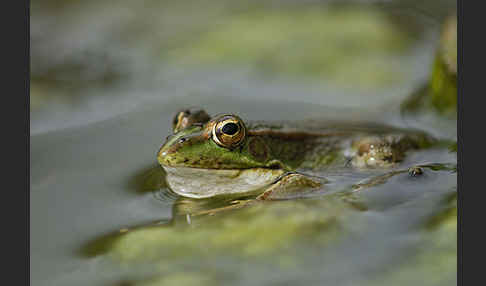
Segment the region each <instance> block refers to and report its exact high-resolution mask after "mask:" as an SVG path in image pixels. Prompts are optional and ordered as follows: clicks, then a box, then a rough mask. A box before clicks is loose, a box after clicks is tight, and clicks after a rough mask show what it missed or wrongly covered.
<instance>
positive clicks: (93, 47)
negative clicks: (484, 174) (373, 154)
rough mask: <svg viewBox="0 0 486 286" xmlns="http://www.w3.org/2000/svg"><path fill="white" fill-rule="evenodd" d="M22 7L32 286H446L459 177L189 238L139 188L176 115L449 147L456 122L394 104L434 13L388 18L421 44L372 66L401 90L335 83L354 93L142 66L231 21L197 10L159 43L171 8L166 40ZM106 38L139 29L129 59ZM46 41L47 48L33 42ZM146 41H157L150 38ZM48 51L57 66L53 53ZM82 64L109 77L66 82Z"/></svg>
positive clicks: (391, 185) (162, 200) (241, 219)
mask: <svg viewBox="0 0 486 286" xmlns="http://www.w3.org/2000/svg"><path fill="white" fill-rule="evenodd" d="M74 3H76V2H74ZM402 3H405V4H403V5H404V6H407V5H408V7H409V8H410V7H414V5H413V3H412V4H411V3H408V2H402ZM33 4H34V9H33V21H32V22H33V24H34V23H38V24H39V26H37V28H38V32H36V30H35V29H34V31H33V32H34V33H37V34H35V35H37V38H35V39H36V40H33V47H32V50H33V61H34V62H33V75H34V77H33V89H32V95H31V96H32V98H31V100H37V99H39V102H40V103H39V104H38V105H34V106H33V108H32V110H31V119H32V120H31V193H30V200H31V210H30V214H31V216H30V231H31V239H30V241H31V262H30V265H31V283H32V285H159V284H160V285H206V284H212V285H214V284H216V285H219V284H221V285H226V284H229V283H231V284H235V285H275V284H278V285H280V284H289V285H293V284H297V283H301V284H306V285H321V284H324V283H325V284H326V285H327V284H330V285H377V284H378V285H390V284H391V285H410V284H413V283H415V284H418V285H455V283H456V281H455V277H456V276H455V275H456V273H455V270H456V266H455V251H456V229H455V224H454V222H455V215H454V214H452V215H450V212H451V210H452V211H453V210H454V204H452V205H451V199H450V197H451V196H454V194H455V192H456V177H457V176H456V173H454V172H452V171H450V170H435V171H434V170H432V169H427V168H426V169H424V170H425V173H424V175H423V176H420V177H410V176H408V174H407V173H403V174H399V175H397V176H394V177H392V178H390V179H389V180H388V181H387V182H386V183H384V184H381V185H377V186H374V187H372V188H369V189H366V190H363V191H360V192H355V193H353V195H351V197H349V198H348V197H346V196H345V197H344V198H342V197H340V196H333V195H327V196H326V195H324V196H319V197H315V198H311V199H306V200H295V201H294V200H292V201H285V202H276V203H270V204H264V205H262V206H249V207H247V208H243V209H240V210H238V211H234V212H226V213H224V214H218V215H216V216H211V217H193V218H191V219H190V220H189V221H190V224H189V223H188V219H187V217H185V216H183V215H182V216H181V217H177V214H180V213H184V208H185V207H187V206H191V205H190V204H189V205H187V203H184V201H183V200H181V199H180V198H178V197H177V196H175V195H174V194H171V193H169V192H166V191H157V190H156V191H152V190H151V189H150V187H148V188H146V189H144V188H143V187H140V184H141V182H142V183H143V182H146V181H147V180H148V179H152V180H155V181H150V182H154V184H157V183H160V182H158V181H157V178H155V179H154V177H150V176H148V177H147V175H146V174H148V173H150V172H153V170H154V168H156V167H155V166H156V160H155V155H156V152H157V150H158V148H159V147H160V145H161V144H162V143H163V142H164V140H165V137H166V136H167V135H168V134H169V132H170V128H171V120H172V116H173V114H174V112H175V111H177V110H178V109H179V108H182V107H187V106H201V107H203V108H205V109H206V110H207V111H208V113H210V114H215V113H219V112H235V113H238V114H239V115H240V116H241V117H242V118H244V119H246V118H248V119H259V120H269V119H271V120H289V119H290V120H299V119H308V118H316V117H319V118H323V119H326V118H329V119H359V118H363V119H366V120H374V121H378V122H384V123H389V124H393V125H396V126H400V127H414V128H420V129H423V130H426V131H428V132H430V133H431V134H433V135H434V136H438V137H442V138H448V139H454V138H455V136H456V129H455V128H456V127H455V126H456V125H455V122H454V121H453V120H452V121H451V120H445V119H441V118H440V117H436V116H430V115H429V116H427V115H424V116H423V117H405V118H404V117H402V115H401V114H400V112H399V103H400V102H401V101H402V100H403V99H404V98H406V97H407V96H408V95H410V94H411V93H412V92H413V91H414V90H416V89H417V88H419V87H420V85H421V84H422V83H423V82H424V81H425V80H426V79H427V76H428V73H429V71H430V63H431V62H432V59H433V54H434V51H435V47H436V46H435V45H436V39H437V33H436V32H437V29H438V24H437V23H436V21H438V20H437V18H440V17H442V14H444V15H445V14H446V13H445V12H444V13H443V12H441V11H439V10H438V11H436V13H437V15H436V16H435V17H431V18H428V17H427V16H424V15H423V14H422V13H418V12H416V10H414V9H395V10H393V11H402V13H399V14H402V15H405V16H404V17H405V18H406V19H414V21H415V22H414V23H415V24H416V25H418V26H419V27H423V29H420V30H423V32H422V33H421V34H420V35H417V36H415V35H416V34H415V33H412V34H404V36H403V37H404V38H405V39H408V41H407V42H408V44H407V45H406V46H405V48H404V50H403V51H401V52H390V53H389V54H387V55H386V56H384V57H383V59H382V61H384V62H385V63H386V62H393V63H394V64H390V65H389V66H388V65H387V66H386V67H387V68H390V69H391V68H393V69H398V72H397V74H398V75H400V76H399V80H395V81H391V82H387V83H385V84H378V83H377V82H374V81H371V83H370V82H368V84H367V86H366V85H362V84H361V85H359V84H356V86H354V87H353V85H352V84H350V85H351V87H349V86H346V85H343V84H342V83H339V81H338V80H336V79H337V78H340V77H342V76H349V78H350V79H352V78H353V77H351V75H352V73H351V72H350V73H347V71H344V72H343V71H340V72H337V71H336V72H335V73H334V75H335V77H334V80H331V79H329V77H325V76H324V77H319V78H316V77H314V76H312V75H310V76H309V75H304V76H302V75H295V74H292V73H283V74H281V73H276V72H272V71H262V70H259V69H258V67H257V68H256V69H255V67H254V66H251V65H250V66H248V65H245V64H241V62H239V61H231V60H228V59H222V60H221V59H219V60H218V61H216V62H210V63H207V62H202V63H197V64H196V65H192V64H182V62H183V61H182V60H178V61H179V62H178V61H176V62H171V61H170V60H167V59H164V60H162V61H156V60H154V53H155V52H154V51H157V49H159V50H160V51H165V50H166V49H169V48H167V47H165V46H161V44H160V42H162V43H164V41H165V43H166V44H172V45H173V46H175V47H177V46H181V47H184V49H185V51H188V52H189V51H190V50H187V46H186V45H185V44H183V43H184V41H187V38H189V39H190V38H191V37H192V36H193V35H194V34H193V33H195V31H198V29H195V26H196V27H197V26H198V25H200V24H201V23H206V22H207V21H208V20H207V19H205V18H204V16H208V15H212V14H215V13H216V14H218V15H226V14H225V13H229V12H227V11H228V9H229V10H231V11H233V10H237V11H239V10H238V9H240V10H241V9H243V8H242V7H230V8H228V7H226V6H225V5H221V6H218V5H216V4H214V6H211V7H209V8H207V7H206V8H204V9H202V8H201V7H199V8H200V9H201V13H200V14H199V17H198V18H195V19H192V22H191V21H187V22H185V25H181V26H180V27H179V28H180V29H179V30H177V33H176V32H175V31H174V32H172V33H170V29H169V28H167V26H168V27H175V26H174V25H176V24H181V22H184V21H183V20H187V19H191V15H193V14H194V13H189V12H188V10H185V9H186V8H187V7H185V6H184V5H181V6H176V5H172V6H169V5H167V6H162V7H167V11H165V10H164V11H165V12H164V13H165V14H164V15H165V18H164V17H161V18H160V19H159V18H158V19H159V21H162V22H163V23H162V24H160V23H158V22H157V24H154V23H155V22H151V21H149V20H146V22H147V23H149V24H143V23H144V22H143V20H142V18H141V17H138V16H136V15H137V14H136V13H135V12H137V11H138V13H147V10H144V9H148V8H143V7H139V6H138V5H136V6H135V7H133V6H128V4H127V6H121V8H114V9H118V10H120V11H119V12H120V13H113V14H110V13H107V12H106V10H104V9H108V8H109V7H111V6H110V5H111V4H110V2H109V1H107V2H103V3H101V4H93V3H91V2H89V3H88V4H72V5H78V6H77V9H78V10H72V9H68V10H65V11H64V12H59V11H58V10H55V9H52V8H48V6H44V7H43V8H42V9H41V8H36V7H37V6H35V3H33ZM83 5H84V6H83ZM147 5H148V6H149V8H150V7H152V8H153V6H154V5H155V6H157V5H159V4H154V3H152V2H150V3H149V2H148V3H147ZM160 5H166V4H160ZM361 5H364V6H366V7H368V6H369V5H367V4H361ZM415 5H418V4H415ZM116 6H117V7H118V5H116ZM230 6H231V5H230ZM398 6H400V5H398ZM440 6H441V7H443V6H447V5H440ZM127 7H128V8H127ZM157 7H159V6H157ZM359 7H362V6H359ZM71 8H73V7H71ZM159 8H160V7H159ZM36 9H37V10H36ZM59 9H61V8H59ZM246 9H247V8H245V9H244V10H246ZM255 9H257V10H258V11H259V10H260V9H263V8H255ZM444 9H445V8H444ZM36 11H37V13H34V12H36ZM56 11H58V12H56ZM61 11H62V10H61ZM68 11H69V12H68ZM95 11H96V12H95ZM121 11H125V12H124V13H121ZM134 11H135V12H134ZM168 11H171V12H172V13H175V14H173V15H174V16H172V17H169V16H168V15H171V14H170V13H169V12H168ZM403 11H406V12H403ZM414 11H415V12H414ZM56 13H57V14H56ZM151 13H152V14H148V15H153V12H151ZM231 13H234V12H231ZM231 13H230V14H231ZM238 13H239V12H237V13H236V14H237V15H239V14H238ZM441 13H442V14H441ZM72 14H74V15H77V17H71V20H70V21H69V25H67V24H66V25H64V26H62V25H59V24H55V23H53V22H52V18H49V17H47V16H46V15H60V16H59V17H62V18H64V17H65V18H69V15H72ZM243 14H244V13H243ZM426 14H427V13H426ZM88 15H90V16H89V19H91V20H90V21H87V19H88V18H87V17H88ZM103 15H111V17H112V18H108V17H102V16H103ZM143 15H147V14H143ZM177 15H179V16H178V17H177ZM181 15H182V16H181ZM231 15H233V14H231ZM152 17H154V16H152ZM407 17H408V18H407ZM148 18H149V19H152V18H151V17H148ZM201 18H203V19H201ZM110 19H111V20H110ZM127 19H131V20H127ZM237 19H240V20H241V19H242V18H241V17H240V18H238V17H237ZM64 21H66V20H64ZM216 22H217V21H216ZM66 23H67V22H66ZM113 23H124V25H126V26H128V27H136V25H134V23H139V24H140V25H142V27H144V29H141V31H143V32H141V34H140V35H139V37H138V38H137V39H138V40H137V42H136V43H138V44H134V43H131V44H129V43H130V41H128V40H126V39H125V38H124V37H123V35H125V36H126V34H124V33H125V32H124V31H118V30H117V29H116V28H115V27H116V25H114V24H113ZM126 23H129V24H126ZM431 23H432V24H431ZM434 23H435V24H434ZM216 24H217V23H216ZM421 25H423V26H421ZM229 26H231V25H229ZM46 27H51V28H52V29H53V30H54V31H55V32H53V33H52V34H49V33H47V34H42V32H43V31H45V30H46ZM208 27H212V26H211V25H209V26H208ZM231 27H232V26H231ZM398 27H401V26H398ZM203 28H204V29H209V28H207V27H206V26H204V27H203ZM157 29H159V34H156V35H158V36H157V37H155V38H156V40H157V41H156V40H153V39H151V36H150V35H153V34H151V32H153V31H157ZM216 30H217V29H216ZM117 33H119V34H117ZM127 33H128V32H127ZM132 33H133V32H132ZM145 33H146V34H147V35H145ZM106 35H114V36H112V38H111V39H106ZM120 35H121V36H120ZM54 36H58V37H57V38H58V40H56V41H54V40H53V37H54ZM117 36H119V38H117ZM174 37H175V38H174ZM211 37H214V36H211ZM74 38H77V39H80V40H78V41H74V42H73V39H74ZM113 38H115V40H113ZM81 39H84V41H81ZM168 39H169V40H168ZM110 41H112V42H110ZM156 42H157V43H158V44H157V45H155V44H156ZM50 45H57V47H58V48H59V49H60V50H61V51H63V52H59V53H55V54H54V55H53V53H49V52H48V51H49V47H50ZM41 47H43V48H42V49H41ZM155 47H158V48H155ZM173 48H174V47H172V48H171V49H173ZM76 49H80V50H81V51H76ZM391 49H392V51H393V49H394V48H391ZM147 50H149V51H147ZM85 51H93V52H95V53H96V52H99V51H103V52H105V53H106V54H107V57H106V58H103V57H102V58H103V59H105V60H106V59H107V60H106V67H105V68H104V69H101V70H97V71H96V72H97V73H94V71H93V70H92V66H96V67H97V68H99V66H98V65H89V64H85V65H81V68H78V69H73V68H72V66H70V65H68V64H64V63H69V62H70V61H71V62H73V60H72V59H73V56H72V55H77V56H79V55H84V52H85ZM160 51H159V52H160ZM292 51H293V50H292V49H290V50H287V52H289V53H290V52H292ZM36 56H37V59H38V60H39V61H40V59H41V58H43V57H44V56H45V58H44V60H45V59H51V61H47V62H48V63H49V64H52V65H53V66H54V67H56V63H57V62H60V63H63V64H59V65H60V66H61V67H64V69H61V68H59V69H60V70H61V71H62V72H58V73H56V72H53V71H52V70H54V71H55V69H54V68H52V69H51V73H50V74H49V76H46V74H47V73H44V72H42V69H41V67H46V66H49V64H46V63H41V62H37V61H35V58H36ZM74 58H75V60H74V62H75V63H92V62H91V58H90V57H87V58H82V59H81V60H79V59H77V58H76V57H74ZM55 59H57V60H58V61H55ZM94 59H95V60H94V62H97V61H99V57H98V56H94ZM350 59H352V57H350ZM220 60H221V61H220ZM253 60H254V59H252V58H251V59H248V62H252V61H253ZM110 61H113V62H115V63H116V64H113V62H110ZM184 61H187V59H184ZM276 61H277V63H280V60H279V59H278V58H277V60H276ZM382 61H380V60H377V62H382ZM57 67H59V66H57ZM78 67H79V64H78ZM36 68H37V70H38V71H36ZM90 68H91V70H90ZM361 68H363V69H364V71H367V69H368V68H367V67H366V66H365V67H361ZM79 69H81V70H82V71H84V72H83V73H81V72H79ZM284 70H285V69H284ZM350 70H351V69H350ZM289 71H292V69H289ZM322 71H323V70H322V69H320V72H322ZM81 74H86V75H87V76H86V77H80V75H81ZM110 74H111V77H110V76H108V75H110ZM37 75H39V76H38V77H36V76H37ZM40 75H43V77H41V76H40ZM60 75H64V79H61V77H60ZM90 75H91V77H90ZM100 78H102V80H100ZM109 78H114V79H117V78H118V79H119V80H118V81H117V80H107V79H109ZM330 78H332V77H330ZM351 82H353V81H352V80H351ZM44 95H45V96H44ZM424 118H426V120H424ZM456 160H457V159H456V154H455V153H451V152H449V151H448V150H447V149H432V150H425V151H420V152H416V153H413V154H411V155H410V156H409V157H407V160H406V161H405V162H403V165H402V167H403V168H406V167H408V166H411V165H414V164H417V163H419V164H427V163H455V162H456ZM155 170H157V169H155ZM155 172H156V171H155ZM323 176H329V177H333V178H335V179H336V178H342V180H344V181H345V182H346V180H349V183H351V182H353V183H354V182H357V181H360V180H361V179H364V177H363V176H362V174H361V175H360V174H323ZM149 185H151V183H150V184H149ZM453 201H454V200H453ZM351 202H352V203H351ZM199 207H201V208H204V207H205V206H204V203H203V205H202V206H199ZM153 223H159V226H158V227H141V228H138V229H136V230H134V231H132V232H129V233H128V234H127V235H121V236H120V235H117V233H118V231H119V230H120V229H124V228H132V227H140V226H144V225H151V224H153ZM110 239H111V240H110Z"/></svg>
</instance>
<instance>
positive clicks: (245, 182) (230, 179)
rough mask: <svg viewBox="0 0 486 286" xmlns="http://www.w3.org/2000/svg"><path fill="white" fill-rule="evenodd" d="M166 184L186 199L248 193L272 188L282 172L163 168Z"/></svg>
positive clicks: (275, 170)
mask: <svg viewBox="0 0 486 286" xmlns="http://www.w3.org/2000/svg"><path fill="white" fill-rule="evenodd" d="M163 167H164V169H165V171H166V173H167V176H166V181H167V184H168V185H169V187H170V189H171V190H172V191H174V192H175V193H177V194H179V195H181V196H184V197H190V198H209V197H213V196H217V195H230V194H241V193H249V192H253V191H256V190H259V189H262V188H264V187H267V186H269V185H271V184H273V183H274V182H275V181H276V180H277V179H278V178H280V176H282V175H283V174H284V173H285V171H284V170H282V169H267V168H251V169H224V170H219V169H203V168H190V167H168V166H163Z"/></svg>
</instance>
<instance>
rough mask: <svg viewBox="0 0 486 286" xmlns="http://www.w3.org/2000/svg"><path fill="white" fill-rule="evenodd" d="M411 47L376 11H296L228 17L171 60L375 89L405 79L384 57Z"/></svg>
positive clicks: (367, 8)
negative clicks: (237, 65)
mask: <svg viewBox="0 0 486 286" xmlns="http://www.w3.org/2000/svg"><path fill="white" fill-rule="evenodd" d="M409 46H410V39H409V38H408V36H407V35H406V33H405V32H404V31H402V30H400V29H397V27H396V26H395V25H393V24H392V22H391V21H390V19H388V17H387V16H386V14H385V13H384V12H382V11H380V10H378V9H372V8H370V7H366V8H364V7H360V8H359V9H357V8H350V7H346V6H343V7H330V8H328V9H322V8H297V9H294V10H285V9H277V10H268V11H262V10H258V11H250V12H246V13H242V14H237V15H232V16H231V17H229V18H227V19H222V20H221V24H220V25H214V27H212V28H210V29H209V30H208V32H206V33H203V34H202V35H201V36H200V37H199V38H198V39H197V38H196V39H194V41H192V42H191V43H190V45H189V46H187V47H182V48H179V49H176V50H174V51H172V52H171V53H170V57H169V58H171V59H179V60H181V62H185V63H202V64H240V65H249V66H250V67H252V68H255V69H256V70H258V71H262V72H266V73H269V74H281V75H291V76H304V77H310V78H315V79H319V78H320V79H326V80H330V81H332V82H335V83H337V84H339V85H344V86H349V85H350V83H352V84H353V85H356V86H358V87H360V88H373V87H382V86H387V85H390V84H393V83H396V82H397V81H399V80H400V79H401V78H403V74H401V73H402V72H403V70H400V69H393V71H392V72H391V71H390V68H389V64H390V63H389V62H387V61H385V60H384V58H386V57H387V56H393V55H397V54H400V53H403V52H404V51H406V48H407V47H409ZM351 79H352V80H351Z"/></svg>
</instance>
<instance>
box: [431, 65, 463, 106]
mask: <svg viewBox="0 0 486 286" xmlns="http://www.w3.org/2000/svg"><path fill="white" fill-rule="evenodd" d="M430 91H431V92H430V97H431V98H430V102H431V104H432V106H433V107H434V108H435V109H436V110H437V111H439V112H440V113H450V112H455V111H456V107H457V75H456V74H453V73H450V72H449V71H448V70H447V65H446V63H445V62H444V59H443V58H442V57H441V56H437V57H436V60H435V62H434V68H433V72H432V78H431V80H430Z"/></svg>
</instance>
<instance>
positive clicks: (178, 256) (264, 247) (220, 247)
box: [85, 197, 357, 271]
mask: <svg viewBox="0 0 486 286" xmlns="http://www.w3.org/2000/svg"><path fill="white" fill-rule="evenodd" d="M355 211H357V209H356V208H355V207H354V206H353V205H351V204H349V203H347V202H345V201H344V200H342V199H341V198H339V197H328V198H327V199H326V200H324V199H322V200H297V201H281V202H272V203H266V202H260V203H254V204H251V205H248V206H246V207H244V208H241V209H237V210H232V211H226V212H218V213H216V214H214V215H201V216H193V217H191V221H190V222H191V223H190V224H188V223H187V221H185V220H184V221H182V220H179V221H176V223H173V224H171V225H162V226H151V227H141V228H138V229H133V230H128V231H126V232H117V233H115V234H112V235H108V236H105V237H101V238H99V239H98V240H96V241H93V242H91V243H90V245H89V246H86V247H85V249H86V250H89V255H90V256H93V255H94V254H95V253H96V254H97V255H100V254H105V255H108V256H109V257H111V258H112V259H114V260H115V261H118V262H120V263H122V264H128V265H139V264H148V265H151V266H153V267H157V268H158V269H165V270H167V271H169V270H170V269H171V267H172V265H178V264H180V263H190V264H191V263H193V264H196V265H202V264H204V261H205V260H206V259H208V257H212V258H213V259H215V258H216V257H220V259H221V258H223V257H228V256H229V257H233V258H236V259H238V258H246V259H265V258H267V257H272V259H274V260H275V261H282V263H283V264H282V267H285V265H287V266H288V265H294V264H295V261H289V259H290V260H293V259H295V258H292V257H294V256H292V255H291V253H292V251H295V249H298V245H306V246H311V245H315V246H316V247H319V246H323V245H324V244H326V243H329V242H330V241H334V240H335V239H336V238H337V237H338V236H340V235H343V234H344V233H345V231H344V230H343V229H342V228H341V226H342V224H341V223H342V222H343V220H345V219H346V218H347V215H349V214H350V213H351V212H355ZM296 247H297V248H296ZM86 253H87V252H86ZM191 265H192V264H191ZM174 267H175V266H174Z"/></svg>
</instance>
